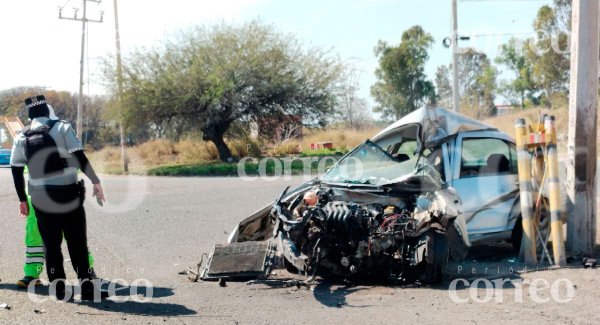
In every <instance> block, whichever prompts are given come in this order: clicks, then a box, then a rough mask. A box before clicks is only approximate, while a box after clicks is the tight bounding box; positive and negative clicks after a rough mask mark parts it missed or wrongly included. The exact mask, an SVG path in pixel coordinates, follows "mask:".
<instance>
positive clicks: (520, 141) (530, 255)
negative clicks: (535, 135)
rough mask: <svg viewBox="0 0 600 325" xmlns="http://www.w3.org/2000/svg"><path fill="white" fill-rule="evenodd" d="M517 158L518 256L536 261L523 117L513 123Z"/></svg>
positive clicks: (523, 259) (525, 260)
mask: <svg viewBox="0 0 600 325" xmlns="http://www.w3.org/2000/svg"><path fill="white" fill-rule="evenodd" d="M515 131H516V134H517V136H516V142H517V158H518V169H519V189H520V198H521V224H522V226H523V238H522V240H521V252H520V254H519V255H520V256H519V258H520V259H521V260H522V261H524V262H525V263H527V264H535V263H537V254H536V247H535V230H534V227H533V196H532V186H531V168H530V167H531V165H530V164H531V162H530V158H531V155H530V154H529V151H528V150H527V140H526V138H525V136H526V134H527V126H526V125H525V120H524V119H518V120H517V121H516V123H515Z"/></svg>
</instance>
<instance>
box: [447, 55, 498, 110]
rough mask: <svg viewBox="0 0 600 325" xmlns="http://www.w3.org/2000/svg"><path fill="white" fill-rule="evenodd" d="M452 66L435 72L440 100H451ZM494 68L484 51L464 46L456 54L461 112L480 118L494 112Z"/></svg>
mask: <svg viewBox="0 0 600 325" xmlns="http://www.w3.org/2000/svg"><path fill="white" fill-rule="evenodd" d="M451 68H452V66H451V65H450V66H448V67H447V66H440V67H438V70H437V72H436V84H437V85H439V86H441V89H442V91H443V93H444V94H446V95H445V97H442V98H441V99H440V100H444V99H445V100H446V101H450V102H451V100H452V97H451V96H452V88H450V76H449V73H448V71H449V70H450V69H451ZM497 76H498V71H497V70H496V68H495V67H494V66H492V64H491V62H490V59H489V58H488V57H487V55H485V53H482V52H478V51H477V50H475V49H473V48H466V49H463V50H462V51H461V53H459V55H458V90H459V94H460V110H461V113H464V114H467V115H470V116H473V117H476V118H482V117H486V116H490V115H492V114H494V113H495V111H496V106H495V105H494V99H495V98H496V90H497V85H496V78H497Z"/></svg>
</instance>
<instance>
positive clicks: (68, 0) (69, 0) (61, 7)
mask: <svg viewBox="0 0 600 325" xmlns="http://www.w3.org/2000/svg"><path fill="white" fill-rule="evenodd" d="M69 2H71V0H67V2H65V4H64V5H62V6H60V7H58V8H60V9H64V8H65V7H66V6H67V5H68V4H69Z"/></svg>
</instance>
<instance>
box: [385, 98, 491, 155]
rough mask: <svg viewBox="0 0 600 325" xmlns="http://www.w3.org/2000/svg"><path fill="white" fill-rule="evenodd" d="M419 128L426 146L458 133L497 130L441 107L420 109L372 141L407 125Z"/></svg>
mask: <svg viewBox="0 0 600 325" xmlns="http://www.w3.org/2000/svg"><path fill="white" fill-rule="evenodd" d="M413 124H417V125H419V126H420V133H421V140H422V141H423V142H424V143H425V144H426V146H427V145H428V144H433V143H439V142H443V141H444V140H445V139H446V138H448V137H452V136H454V135H456V134H458V133H460V132H467V131H482V130H490V131H492V130H493V131H498V129H497V128H495V127H493V126H491V125H488V124H485V123H483V122H481V121H478V120H476V119H473V118H470V117H468V116H466V115H463V114H460V113H456V112H453V111H450V110H447V109H445V108H441V107H422V108H419V109H417V110H415V111H413V112H411V113H409V114H408V115H406V116H404V117H403V118H401V119H400V120H398V121H396V122H395V123H393V124H392V125H390V126H388V127H386V128H385V129H383V130H382V131H381V132H379V133H378V134H377V135H375V136H374V137H373V141H377V140H379V139H381V138H384V137H386V136H388V135H390V134H393V133H395V132H396V131H398V130H400V129H402V128H404V127H405V126H407V125H413Z"/></svg>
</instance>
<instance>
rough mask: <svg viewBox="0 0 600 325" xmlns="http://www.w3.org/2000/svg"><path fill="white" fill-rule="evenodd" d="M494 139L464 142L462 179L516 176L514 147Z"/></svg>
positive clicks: (464, 140) (461, 168)
mask: <svg viewBox="0 0 600 325" xmlns="http://www.w3.org/2000/svg"><path fill="white" fill-rule="evenodd" d="M511 145H512V144H510V143H508V142H506V141H504V140H500V139H494V138H466V139H463V141H462V153H461V163H460V178H467V177H480V176H494V175H508V174H516V173H517V172H516V169H517V166H516V151H515V149H514V145H513V146H511Z"/></svg>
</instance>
